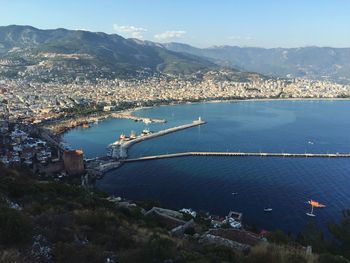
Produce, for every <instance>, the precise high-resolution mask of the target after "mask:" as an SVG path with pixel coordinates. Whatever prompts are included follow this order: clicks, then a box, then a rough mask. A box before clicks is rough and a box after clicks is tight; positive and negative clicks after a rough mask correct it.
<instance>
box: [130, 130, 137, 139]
mask: <svg viewBox="0 0 350 263" xmlns="http://www.w3.org/2000/svg"><path fill="white" fill-rule="evenodd" d="M136 137H137V136H136V133H135V132H134V131H131V133H130V139H136Z"/></svg>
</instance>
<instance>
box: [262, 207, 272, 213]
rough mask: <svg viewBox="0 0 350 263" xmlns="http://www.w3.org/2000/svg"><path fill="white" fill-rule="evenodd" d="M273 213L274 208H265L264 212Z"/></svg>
mask: <svg viewBox="0 0 350 263" xmlns="http://www.w3.org/2000/svg"><path fill="white" fill-rule="evenodd" d="M271 211H272V208H271V207H265V208H264V212H271Z"/></svg>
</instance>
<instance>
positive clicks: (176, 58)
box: [0, 25, 218, 77]
mask: <svg viewBox="0 0 350 263" xmlns="http://www.w3.org/2000/svg"><path fill="white" fill-rule="evenodd" d="M0 67H1V73H2V75H5V76H14V77H16V76H18V73H21V74H26V72H28V70H29V71H30V72H31V73H32V74H36V73H40V74H44V75H45V72H47V71H49V72H50V73H52V74H49V76H53V77H54V76H58V74H66V73H67V72H72V73H74V74H78V75H81V76H83V75H89V74H91V75H93V77H111V76H129V75H134V74H135V72H138V73H140V72H143V73H148V74H154V73H166V74H175V75H177V74H180V75H187V74H192V73H195V72H198V71H207V70H210V69H215V68H218V67H217V66H216V65H215V64H214V63H213V62H210V61H208V60H207V59H204V58H201V57H197V56H194V55H191V54H186V53H179V52H174V51H171V50H168V49H166V48H164V47H163V46H161V45H159V44H157V43H153V42H149V41H141V40H137V39H125V38H123V37H121V36H119V35H116V34H105V33H101V32H89V31H82V30H67V29H61V28H60V29H54V30H41V29H37V28H34V27H31V26H17V25H11V26H5V27H0ZM96 72H97V73H96ZM1 73H0V75H1Z"/></svg>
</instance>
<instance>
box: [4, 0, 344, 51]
mask: <svg viewBox="0 0 350 263" xmlns="http://www.w3.org/2000/svg"><path fill="white" fill-rule="evenodd" d="M349 13H350V1H348V0H114V1H113V0H84V1H83V0H46V1H44V0H1V2H0V25H10V24H19V25H32V26H35V27H38V28H43V29H47V28H58V27H63V28H68V29H85V30H90V31H102V32H106V33H117V34H119V35H122V36H124V37H137V38H142V39H145V40H151V41H157V42H171V41H173V42H183V43H188V44H191V45H195V46H199V47H209V46H213V45H239V46H258V47H300V46H311V45H316V46H333V47H350V15H349Z"/></svg>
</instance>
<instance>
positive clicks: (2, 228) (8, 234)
mask: <svg viewBox="0 0 350 263" xmlns="http://www.w3.org/2000/svg"><path fill="white" fill-rule="evenodd" d="M31 232H32V228H31V225H30V223H29V221H28V219H27V218H25V217H24V216H23V215H22V214H21V213H20V212H19V211H16V210H14V209H11V208H6V207H2V208H0V243H1V244H2V245H5V246H11V245H20V244H23V243H25V242H27V241H29V239H30V237H31Z"/></svg>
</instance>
